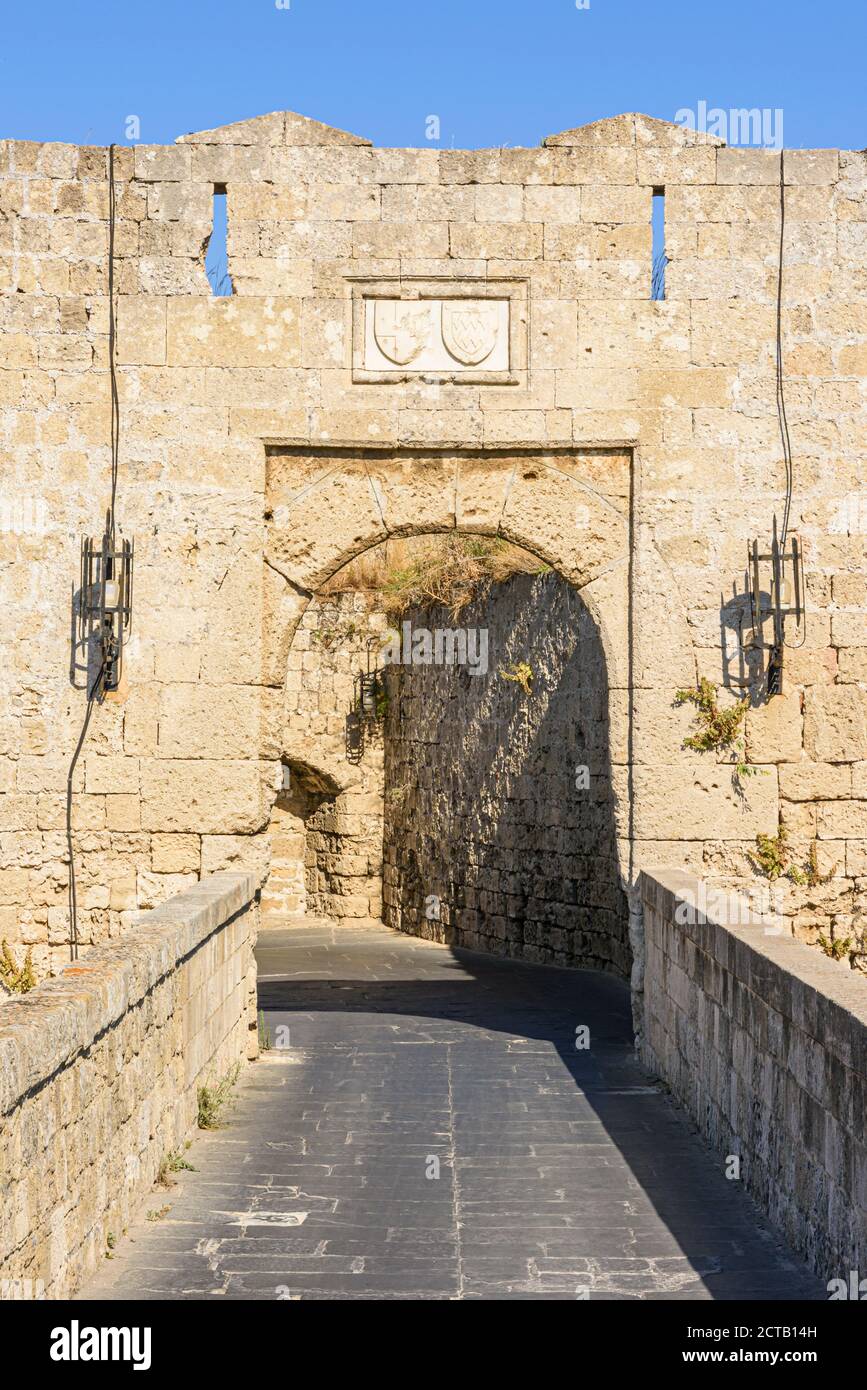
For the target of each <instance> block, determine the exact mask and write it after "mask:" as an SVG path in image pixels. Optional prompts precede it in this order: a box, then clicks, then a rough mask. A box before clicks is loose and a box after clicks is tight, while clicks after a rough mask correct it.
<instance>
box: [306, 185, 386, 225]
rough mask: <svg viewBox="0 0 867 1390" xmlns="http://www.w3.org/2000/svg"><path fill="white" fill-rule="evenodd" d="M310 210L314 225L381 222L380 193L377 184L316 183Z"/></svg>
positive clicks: (309, 198)
mask: <svg viewBox="0 0 867 1390" xmlns="http://www.w3.org/2000/svg"><path fill="white" fill-rule="evenodd" d="M306 209H307V210H306V216H307V217H308V218H309V219H310V220H311V221H313V222H371V221H373V222H377V221H378V220H379V216H380V190H379V187H378V186H376V185H373V184H366V185H365V184H361V185H358V184H339V183H314V184H311V185H310V187H309V190H308V193H307V198H306ZM290 215H292V216H297V213H296V214H290Z"/></svg>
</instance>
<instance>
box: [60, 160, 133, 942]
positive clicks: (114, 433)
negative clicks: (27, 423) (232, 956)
mask: <svg viewBox="0 0 867 1390" xmlns="http://www.w3.org/2000/svg"><path fill="white" fill-rule="evenodd" d="M114 149H115V147H114V145H109V147H108V371H109V380H110V384H111V500H110V503H109V512H108V525H107V531H108V535H109V548H110V549H111V550H114V544H115V539H114V537H115V525H114V511H115V499H116V497H117V472H118V457H119V452H120V399H119V396H118V390H117V371H116V363H115V356H116V341H117V326H116V322H115V294H114V234H115V221H116V217H117V197H116V191H115V183H114ZM105 578H106V576H105V575H103V576H102V582H103V583H104V582H105ZM78 601H79V603H80V604H83V603H84V601H85V595H84V594H80V595H79V600H78ZM85 655H87V654H85ZM105 670H106V656H105V652H104V651H103V657H102V662H101V664H100V667H99V670H98V671H97V674H96V679H95V680H94V682H93V685H92V686H91V688H90V690H89V692H88V696H87V708H86V710H85V713H84V722H83V724H82V726H81V733H80V734H79V736H78V743H77V744H76V745H75V752H74V753H73V755H72V761H71V762H70V764H69V774H68V776H67V779H66V846H67V852H68V854H69V947H70V955H71V958H72V960H77V959H78V895H77V891H76V882H75V845H74V843H73V838H72V797H73V792H72V781H73V777H74V776H75V769H76V766H77V764H78V759H79V757H80V755H81V750H82V748H83V747H84V741H85V739H86V738H87V731H88V729H89V728H90V718H91V715H92V714H93V707H94V705H95V704H96V703H97V702H98V700H99V698H100V696H101V695H102V693H103V680H104V677H105Z"/></svg>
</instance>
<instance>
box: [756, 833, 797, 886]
mask: <svg viewBox="0 0 867 1390" xmlns="http://www.w3.org/2000/svg"><path fill="white" fill-rule="evenodd" d="M747 858H748V859H749V860H750V862H751V863H752V864H755V866H756V868H757V869H759V870H760V872H761V873H763V874H764V876H765V878H767V879H769V880H770V882H771V883H774V882H775V881H776V879H778V878H781V877H782V876H783V874H786V875H787V876H788V869H789V836H788V831H787V830H786V827H785V826H784V825H781V826H780V828H779V830H778V832H777V834H776V835H762V834H758V835H757V836H756V852H755V854H753V853H752V852H751V851H750V852H749V853H748V855H747Z"/></svg>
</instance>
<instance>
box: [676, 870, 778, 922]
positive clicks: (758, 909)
mask: <svg viewBox="0 0 867 1390" xmlns="http://www.w3.org/2000/svg"><path fill="white" fill-rule="evenodd" d="M782 910H783V893H782V890H781V889H780V888H779V887H775V888H771V887H769V886H767V885H762V886H761V887H760V888H750V889H744V888H740V889H737V890H734V889H726V888H714V887H708V885H707V884H706V883H705V881H704V879H699V883H698V892H697V893H695V894H693V893H691V892H690V891H689V890H685V891H684V892H683V893H682V895H681V901H680V902H679V903H678V904H677V907H676V908H675V909H674V920H675V921H676V922H677V924H678V926H681V927H683V926H686V925H687V924H689V925H690V926H695V925H699V926H704V925H705V923H707V922H716V923H718V924H719V926H721V927H744V926H748V925H749V924H750V923H751V922H754V921H755V919H756V918H757V917H770V918H778V917H779V915H780V914H781V912H782Z"/></svg>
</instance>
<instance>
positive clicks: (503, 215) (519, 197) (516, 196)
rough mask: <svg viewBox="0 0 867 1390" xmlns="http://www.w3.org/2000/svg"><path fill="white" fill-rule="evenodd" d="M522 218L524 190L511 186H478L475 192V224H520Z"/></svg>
mask: <svg viewBox="0 0 867 1390" xmlns="http://www.w3.org/2000/svg"><path fill="white" fill-rule="evenodd" d="M523 216H524V190H523V188H522V187H520V186H518V185H516V184H515V185H512V184H505V183H502V184H497V183H488V184H479V185H478V187H477V188H476V192H475V217H476V221H477V222H520V221H521V220H522V218H523Z"/></svg>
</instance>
